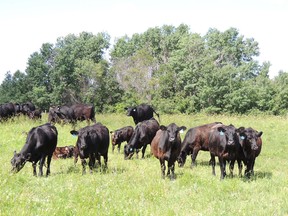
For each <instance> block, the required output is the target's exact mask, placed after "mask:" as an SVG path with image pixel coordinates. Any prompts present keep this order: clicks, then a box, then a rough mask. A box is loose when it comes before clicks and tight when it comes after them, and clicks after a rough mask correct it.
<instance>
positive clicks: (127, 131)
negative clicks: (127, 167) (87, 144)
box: [110, 126, 134, 152]
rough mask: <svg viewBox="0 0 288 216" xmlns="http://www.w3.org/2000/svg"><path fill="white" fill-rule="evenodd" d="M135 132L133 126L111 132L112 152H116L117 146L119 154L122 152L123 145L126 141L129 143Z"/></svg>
mask: <svg viewBox="0 0 288 216" xmlns="http://www.w3.org/2000/svg"><path fill="white" fill-rule="evenodd" d="M133 132H134V128H133V127H132V126H126V127H123V128H120V129H117V130H115V131H110V133H111V140H112V152H114V148H115V146H116V145H117V148H118V152H120V147H121V143H122V142H125V141H126V142H127V143H128V142H129V140H130V138H131V136H132V134H133Z"/></svg>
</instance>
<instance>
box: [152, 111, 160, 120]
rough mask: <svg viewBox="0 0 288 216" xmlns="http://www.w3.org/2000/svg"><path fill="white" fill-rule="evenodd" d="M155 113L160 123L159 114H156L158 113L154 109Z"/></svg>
mask: <svg viewBox="0 0 288 216" xmlns="http://www.w3.org/2000/svg"><path fill="white" fill-rule="evenodd" d="M153 112H154V113H155V114H156V115H157V117H158V120H159V123H160V115H159V114H158V113H156V111H155V110H154V109H153Z"/></svg>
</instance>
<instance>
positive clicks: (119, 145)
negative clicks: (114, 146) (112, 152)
mask: <svg viewBox="0 0 288 216" xmlns="http://www.w3.org/2000/svg"><path fill="white" fill-rule="evenodd" d="M120 147H121V144H120V143H119V144H118V153H120Z"/></svg>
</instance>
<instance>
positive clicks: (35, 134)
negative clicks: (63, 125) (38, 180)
mask: <svg viewBox="0 0 288 216" xmlns="http://www.w3.org/2000/svg"><path fill="white" fill-rule="evenodd" d="M57 139H58V132H57V129H56V127H55V126H53V125H51V124H49V123H47V124H44V125H40V126H38V127H35V128H32V129H31V130H30V131H29V133H28V135H27V139H26V143H25V145H24V146H23V148H22V150H21V151H20V152H19V153H16V151H15V152H14V157H13V158H12V159H11V164H12V171H13V172H19V171H20V170H21V169H22V168H23V167H24V165H25V163H26V162H27V161H29V162H32V166H33V174H34V176H36V175H37V173H36V165H37V162H38V161H39V160H40V163H39V176H43V165H44V164H45V160H46V157H47V164H46V167H47V171H46V176H48V175H49V174H50V163H51V158H52V155H53V152H54V150H55V148H56V146H57Z"/></svg>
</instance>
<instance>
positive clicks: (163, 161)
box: [159, 158, 166, 179]
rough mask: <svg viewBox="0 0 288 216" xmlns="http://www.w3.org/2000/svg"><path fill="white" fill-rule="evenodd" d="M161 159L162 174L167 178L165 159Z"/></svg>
mask: <svg viewBox="0 0 288 216" xmlns="http://www.w3.org/2000/svg"><path fill="white" fill-rule="evenodd" d="M159 161H160V166H161V174H162V175H161V176H162V178H163V179H165V169H166V167H165V160H164V159H162V158H160V159H159Z"/></svg>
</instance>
